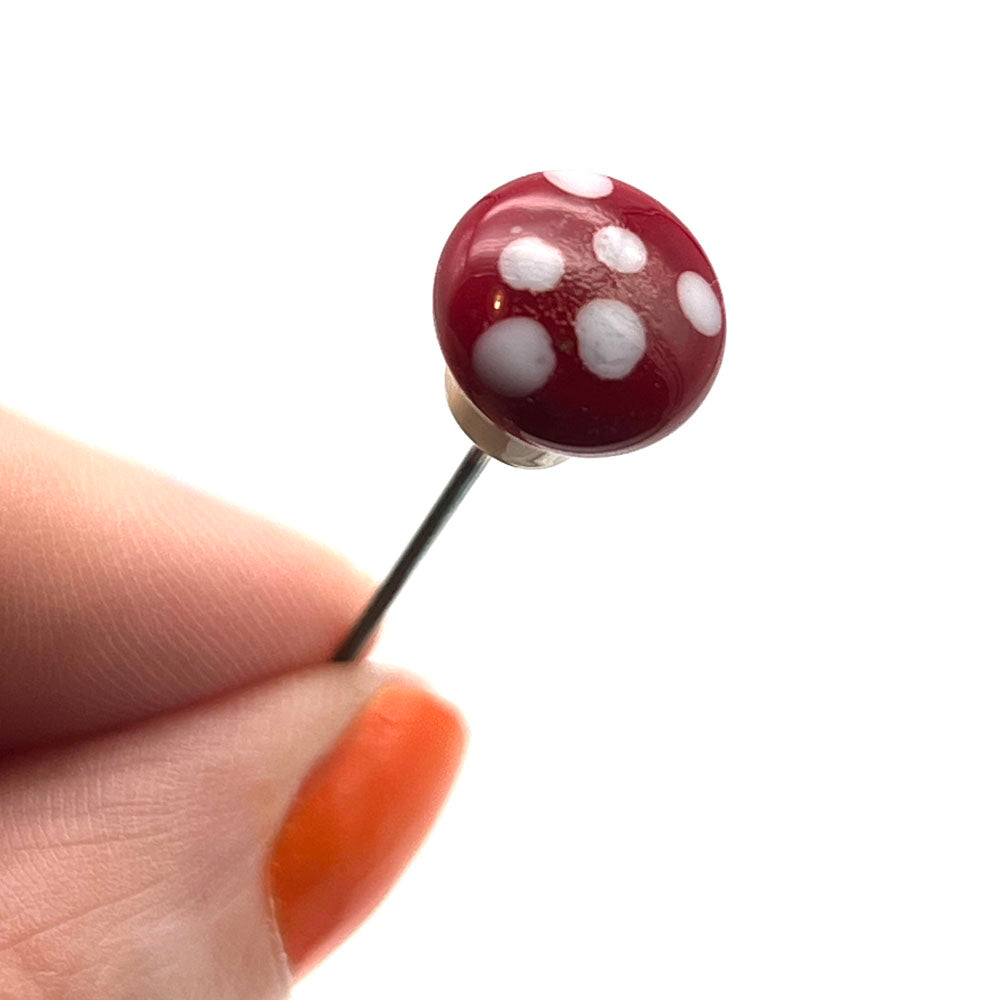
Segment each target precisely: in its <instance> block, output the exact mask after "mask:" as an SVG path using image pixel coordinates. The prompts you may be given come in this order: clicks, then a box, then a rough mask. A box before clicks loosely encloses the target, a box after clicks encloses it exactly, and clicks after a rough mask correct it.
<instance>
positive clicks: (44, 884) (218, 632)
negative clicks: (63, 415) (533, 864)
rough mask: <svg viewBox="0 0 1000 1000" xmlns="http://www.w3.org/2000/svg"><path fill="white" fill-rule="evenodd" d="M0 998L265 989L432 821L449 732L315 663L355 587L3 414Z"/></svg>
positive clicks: (346, 569) (389, 687)
mask: <svg viewBox="0 0 1000 1000" xmlns="http://www.w3.org/2000/svg"><path fill="white" fill-rule="evenodd" d="M0 470H2V478H0V525H2V529H0V873H2V874H0V878H2V892H0V997H3V998H8V997H10V998H17V1000H35V998H46V1000H48V998H57V997H58V998H73V1000H90V998H94V1000H98V998H99V1000H115V998H125V997H128V998H134V997H143V998H144V1000H149V998H159V997H164V998H172V997H178V998H181V997H183V998H188V997H205V998H208V997H211V998H229V997H232V998H240V1000H256V998H265V997H266V998H271V997H282V996H285V995H286V994H287V992H288V989H289V986H290V984H291V982H292V979H293V977H294V976H296V975H300V974H301V973H302V972H303V971H305V970H306V969H307V968H309V967H310V966H311V965H312V964H314V963H315V962H316V961H318V960H319V959H320V958H322V957H323V955H325V954H326V952H327V951H328V950H329V949H330V948H331V947H333V946H334V945H335V944H336V943H338V942H339V941H340V940H342V939H343V938H344V937H345V936H346V935H347V934H349V933H350V931H351V930H352V929H353V928H354V927H356V926H357V924H358V923H359V922H360V921H361V920H362V919H363V918H364V917H365V916H366V915H367V914H368V913H369V912H370V911H371V909H372V908H373V907H374V906H375V904H376V903H377V902H378V901H379V899H380V898H381V897H382V895H383V894H384V893H385V892H386V891H387V890H388V888H389V887H390V885H391V884H392V882H393V881H394V880H395V878H396V877H397V875H398V874H399V872H400V871H401V869H402V868H403V867H404V866H405V864H406V862H407V860H408V859H409V857H410V855H411V854H412V852H413V851H414V850H415V849H416V847H417V845H418V844H419V842H420V841H421V840H422V838H423V836H424V835H425V833H426V831H427V829H428V828H429V826H430V824H431V822H432V821H433V818H434V816H435V815H436V813H437V811H438V809H439V807H440V805H441V803H442V802H443V800H444V798H445V796H446V794H447V791H448V788H449V787H450V785H451V782H452V779H453V777H454V775H455V772H456V770H457V767H458V762H459V758H460V756H461V753H462V749H463V746H464V739H465V735H464V727H463V724H462V722H461V721H460V719H459V717H458V715H457V714H456V712H455V710H454V709H453V708H451V707H450V706H449V705H447V704H446V703H444V702H442V701H441V700H440V699H438V698H437V697H435V696H434V695H432V694H430V693H428V692H427V691H425V690H424V689H423V688H421V687H420V686H418V685H416V684H415V683H414V682H413V681H411V680H407V679H403V678H401V677H400V676H398V675H393V674H390V673H387V672H384V671H379V670H377V669H375V668H373V667H371V666H370V665H367V664H356V665H350V666H342V665H338V666H332V665H330V664H329V663H327V662H326V661H327V660H328V659H329V656H330V654H331V651H332V650H333V649H334V648H335V647H336V646H337V644H338V643H339V642H340V640H341V639H342V638H343V637H344V636H345V635H346V633H347V631H348V629H349V628H350V625H351V624H352V622H353V621H354V619H355V618H356V616H357V615H358V613H359V612H360V610H361V608H362V606H363V604H364V602H365V600H366V599H367V596H368V594H369V592H370V590H371V585H370V583H369V581H367V580H366V579H364V578H363V577H362V576H360V575H359V574H358V573H357V571H355V570H354V569H352V568H351V567H350V566H348V565H347V564H346V563H345V562H344V561H343V560H342V559H341V558H339V557H338V556H335V555H332V554H330V553H328V552H326V551H324V550H323V549H322V548H320V547H319V546H317V545H315V544H312V543H310V542H308V541H306V540H304V539H301V538H299V537H297V536H295V535H294V534H291V533H289V532H287V531H284V530H282V529H280V528H278V527H276V526H274V525H271V524H269V523H267V522H264V521H262V520H259V519H257V518H255V517H252V516H250V515H248V514H245V513H241V512H238V511H236V510H232V509H230V508H228V507H226V506H224V505H222V504H220V503H217V502H215V501H213V500H211V499H208V498H206V497H203V496H200V495H198V494H196V493H194V492H192V491H190V490H188V489H185V488H183V487H181V486H179V485H176V484H174V483H171V482H169V481H165V480H163V479H161V478H158V477H156V476H154V475H153V474H151V473H149V472H146V471H144V470H142V469H139V468H136V467H133V466H131V465H129V464H127V463H124V462H120V461H117V460H114V459H111V458H109V457H106V456H103V455H99V454H95V453H93V452H91V451H88V450H86V449H84V448H82V447H80V446H78V445H76V444H74V443H72V442H69V441H67V440H65V439H63V438H60V437H58V436H56V435H54V434H51V433H49V432H47V431H44V430H42V429H39V428H37V427H35V426H33V425H31V424H29V423H27V422H25V421H22V420H20V419H19V418H16V417H13V416H10V415H6V414H2V413H0Z"/></svg>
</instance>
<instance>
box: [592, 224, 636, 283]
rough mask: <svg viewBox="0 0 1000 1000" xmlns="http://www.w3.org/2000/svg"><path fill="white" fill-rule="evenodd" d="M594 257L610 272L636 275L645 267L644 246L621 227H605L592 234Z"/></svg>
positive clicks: (633, 234) (631, 233)
mask: <svg viewBox="0 0 1000 1000" xmlns="http://www.w3.org/2000/svg"><path fill="white" fill-rule="evenodd" d="M593 242H594V256H595V257H596V258H597V259H598V260H599V261H600V262H601V263H602V264H604V265H606V266H607V267H610V268H611V270H612V271H619V272H621V273H622V274H637V273H638V272H639V271H641V270H642V269H643V268H644V267H645V266H646V260H647V259H648V254H647V253H646V244H645V243H643V242H642V240H641V239H639V237H638V236H636V235H635V233H633V232H630V231H629V230H628V229H623V228H622V227H621V226H605V227H604V228H603V229H598V230H597V232H596V233H594V241H593Z"/></svg>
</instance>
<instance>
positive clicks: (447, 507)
mask: <svg viewBox="0 0 1000 1000" xmlns="http://www.w3.org/2000/svg"><path fill="white" fill-rule="evenodd" d="M489 460H490V458H489V455H487V454H486V453H485V452H482V451H480V450H479V449H478V448H477V447H475V446H473V447H472V448H470V449H469V452H468V454H467V455H466V456H465V458H464V459H462V464H461V465H460V466H459V467H458V468H457V469H456V470H455V474H454V475H453V476H452V477H451V479H450V480H449V481H448V485H447V486H446V487H445V488H444V492H443V493H442V494H441V496H439V497H438V499H437V502H436V503H435V504H434V506H433V507H431V509H430V513H429V514H428V515H427V517H425V518H424V522H423V524H421V525H420V527H419V528H418V529H417V533H416V534H415V535H414V536H413V538H412V539H411V540H410V544H409V545H407V546H406V548H405V549H404V550H403V554H402V555H401V556H400V557H399V559H398V560H397V561H396V565H395V566H393V567H392V570H391V571H390V573H389V575H388V576H387V577H386V578H385V580H384V581H383V583H382V586H380V587H379V588H378V590H377V591H375V596H374V597H372V599H371V601H370V602H369V604H368V607H367V608H365V610H364V613H363V614H362V615H361V617H360V618H359V619H358V621H357V624H356V625H355V626H354V628H353V629H352V630H351V634H350V635H349V636H348V637H347V638H346V639H345V640H344V641H343V643H342V644H341V646H340V648H339V649H338V650H337V652H336V653H334V654H333V662H334V663H348V662H350V661H351V660H354V659H356V658H357V657H358V655H359V654H360V652H361V650H362V649H364V646H365V643H366V642H367V641H368V640H369V638H371V635H372V633H373V632H374V631H375V629H376V627H377V626H378V623H379V622H380V621H381V620H382V616H383V615H384V614H385V612H386V610H387V609H388V607H389V605H390V604H392V602H393V600H394V599H395V597H396V595H397V594H398V593H399V591H400V590H401V589H402V586H403V584H404V583H406V581H407V579H408V578H409V576H410V574H411V573H412V572H413V569H414V567H415V566H416V565H417V563H418V562H420V558H421V556H423V554H424V553H425V552H426V551H427V550H428V549H429V548H430V545H431V542H433V541H434V539H435V538H436V537H437V535H438V532H439V531H440V530H441V529H442V528H443V527H444V526H445V524H446V523H447V521H448V518H449V517H451V515H452V513H453V512H454V510H455V508H456V507H457V506H458V505H459V504H460V503H461V502H462V498H463V497H464V496H465V494H466V493H468V492H469V487H471V486H472V484H473V483H474V482H475V481H476V479H478V478H479V473H480V472H482V471H483V469H484V468H486V463H487V462H488V461H489Z"/></svg>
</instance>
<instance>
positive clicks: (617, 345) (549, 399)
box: [334, 171, 726, 661]
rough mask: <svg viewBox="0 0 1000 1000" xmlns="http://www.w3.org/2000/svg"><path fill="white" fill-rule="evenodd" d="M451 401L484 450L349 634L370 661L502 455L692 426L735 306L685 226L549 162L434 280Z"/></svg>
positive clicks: (615, 186)
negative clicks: (386, 624) (405, 590)
mask: <svg viewBox="0 0 1000 1000" xmlns="http://www.w3.org/2000/svg"><path fill="white" fill-rule="evenodd" d="M434 322H435V325H436V327H437V335H438V341H439V342H440V345H441V350H442V352H443V353H444V357H445V362H446V364H447V371H446V375H445V389H446V393H447V398H448V405H449V406H450V408H451V411H452V413H453V414H454V416H455V419H456V420H457V421H458V423H459V426H460V427H461V428H462V430H464V431H465V433H466V434H467V435H468V436H469V437H470V438H471V439H472V441H473V442H474V443H473V447H472V448H471V449H470V451H469V453H468V454H467V455H466V456H465V458H464V459H463V461H462V463H461V465H459V467H458V469H457V470H456V472H455V474H454V475H453V476H452V478H451V480H450V481H449V483H448V485H447V486H446V487H445V490H444V492H443V493H442V494H441V496H440V497H439V498H438V500H437V502H436V503H435V504H434V506H433V507H432V508H431V511H430V513H429V514H428V515H427V517H426V519H425V520H424V522H423V524H422V525H421V526H420V528H419V529H418V531H417V533H416V534H415V535H414V537H413V539H412V540H411V541H410V544H409V545H408V546H407V547H406V549H405V550H404V552H403V554H402V556H400V558H399V560H398V561H397V563H396V565H395V566H394V567H393V568H392V570H391V571H390V573H389V575H388V577H386V579H385V581H384V583H383V584H382V585H381V587H380V588H379V589H378V591H377V592H376V593H375V596H374V597H373V598H372V601H371V603H370V604H369V605H368V607H367V608H366V610H365V612H364V614H363V615H362V616H361V618H360V619H359V620H358V622H357V624H356V625H355V627H354V629H353V630H352V632H351V634H350V635H349V636H348V638H347V639H346V640H345V642H344V643H343V645H342V646H341V647H340V648H339V649H338V650H337V652H336V654H335V655H334V660H336V661H347V660H352V659H354V658H355V657H357V656H358V655H359V654H360V653H361V651H362V649H363V648H364V646H365V643H366V642H367V640H368V639H369V638H370V636H371V634H372V632H373V631H374V629H375V627H376V626H377V625H378V622H379V620H380V619H381V617H382V615H383V614H384V613H385V610H386V608H388V606H389V604H390V603H391V602H392V600H393V598H394V597H395V596H396V594H397V593H398V592H399V590H400V588H401V587H402V585H403V584H404V583H405V581H406V579H407V577H408V576H409V575H410V572H411V571H412V569H413V567H414V566H415V565H416V563H417V561H418V560H419V559H420V557H421V555H422V554H423V553H424V552H425V551H426V549H427V547H428V546H429V545H430V543H431V542H432V541H433V540H434V538H435V536H436V535H437V533H438V532H439V531H440V529H441V528H442V527H443V525H444V524H445V522H446V521H447V519H448V517H449V516H450V514H451V513H452V511H453V510H454V509H455V507H456V506H457V505H458V504H459V502H460V501H461V499H462V497H464V496H465V494H466V492H467V491H468V489H469V487H470V486H471V485H472V484H473V482H475V480H476V478H477V477H478V475H479V473H480V472H481V471H482V469H483V467H484V466H485V464H486V462H488V461H489V459H490V458H491V457H492V458H495V459H498V460H499V461H501V462H503V463H505V464H507V465H511V466H515V467H518V468H525V469H532V468H535V469H537V468H547V467H549V466H552V465H556V464H558V463H559V462H562V461H565V459H566V458H568V457H570V456H575V455H579V456H594V455H615V454H621V453H622V452H627V451H633V450H634V449H636V448H642V447H644V446H645V445H648V444H652V443H653V442H654V441H658V440H659V439H660V438H662V437H664V436H665V435H667V434H669V433H670V432H671V431H673V430H675V429H676V428H678V427H679V426H680V425H681V424H682V423H683V422H684V421H685V420H687V418H688V417H689V416H691V414H692V413H693V412H694V411H695V410H696V409H697V408H698V406H699V404H700V403H701V401H702V400H703V399H704V398H705V396H706V394H707V393H708V390H709V389H710V388H711V386H712V382H713V381H714V379H715V375H716V372H717V371H718V369H719V364H720V362H721V360H722V350H723V345H724V342H725V330H726V320H725V310H724V307H723V304H722V295H721V293H720V291H719V283H718V280H717V279H716V277H715V272H714V271H713V270H712V265H711V264H710V263H709V261H708V258H707V257H706V256H705V253H704V251H703V250H702V249H701V247H700V246H699V245H698V242H697V241H696V240H695V238H694V237H693V236H692V235H691V233H690V232H689V231H688V230H687V228H686V227H685V226H684V225H683V224H682V223H681V221H680V220H679V219H678V218H677V217H676V216H675V215H674V214H673V213H672V212H670V211H669V210H668V209H666V208H664V207H663V205H661V204H660V203H659V202H657V201H655V200H654V199H652V198H650V197H649V195H647V194H644V193H643V192H642V191H639V190H638V189H636V188H634V187H631V186H630V185H628V184H625V183H623V182H622V181H618V180H613V179H612V178H610V177H605V176H603V175H601V174H591V173H584V172H580V171H547V172H545V173H541V174H530V175H529V176H527V177H522V178H520V179H519V180H515V181H511V182H510V183H509V184H505V185H503V186H502V187H499V188H497V189H496V190H495V191H493V192H491V193H490V194H488V195H486V197H485V198H483V199H481V200H480V201H479V202H477V203H476V204H475V205H474V206H473V207H472V208H471V209H469V211H468V212H467V213H466V214H465V216H464V217H463V218H462V220H461V221H460V222H459V223H458V225H457V226H456V227H455V229H454V231H453V232H452V234H451V236H450V237H449V238H448V241H447V243H446V244H445V247H444V250H443V251H442V253H441V259H440V261H439V263H438V268H437V276H436V278H435V280H434Z"/></svg>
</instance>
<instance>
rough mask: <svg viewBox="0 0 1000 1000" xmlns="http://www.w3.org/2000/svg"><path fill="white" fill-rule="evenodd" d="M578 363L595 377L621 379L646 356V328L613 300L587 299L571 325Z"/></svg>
mask: <svg viewBox="0 0 1000 1000" xmlns="http://www.w3.org/2000/svg"><path fill="white" fill-rule="evenodd" d="M574 326H575V328H576V342H577V348H578V350H579V352H580V360H581V361H582V362H583V363H584V365H585V366H586V368H587V370H588V371H590V372H592V373H593V374H594V375H596V376H597V377H598V378H602V379H607V380H618V379H623V378H625V376H626V375H628V374H629V373H630V372H631V371H632V369H633V368H635V366H636V365H637V364H638V363H639V362H640V361H641V360H642V357H643V355H644V354H645V353H646V328H645V326H644V325H643V322H642V320H641V319H640V318H639V316H638V315H637V314H636V312H635V310H634V309H632V308H631V307H629V306H627V305H625V303H624V302H619V301H618V300H617V299H591V300H590V301H589V302H588V303H587V304H586V305H585V306H584V307H583V308H582V309H581V310H580V311H579V312H578V313H577V314H576V320H575V322H574Z"/></svg>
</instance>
